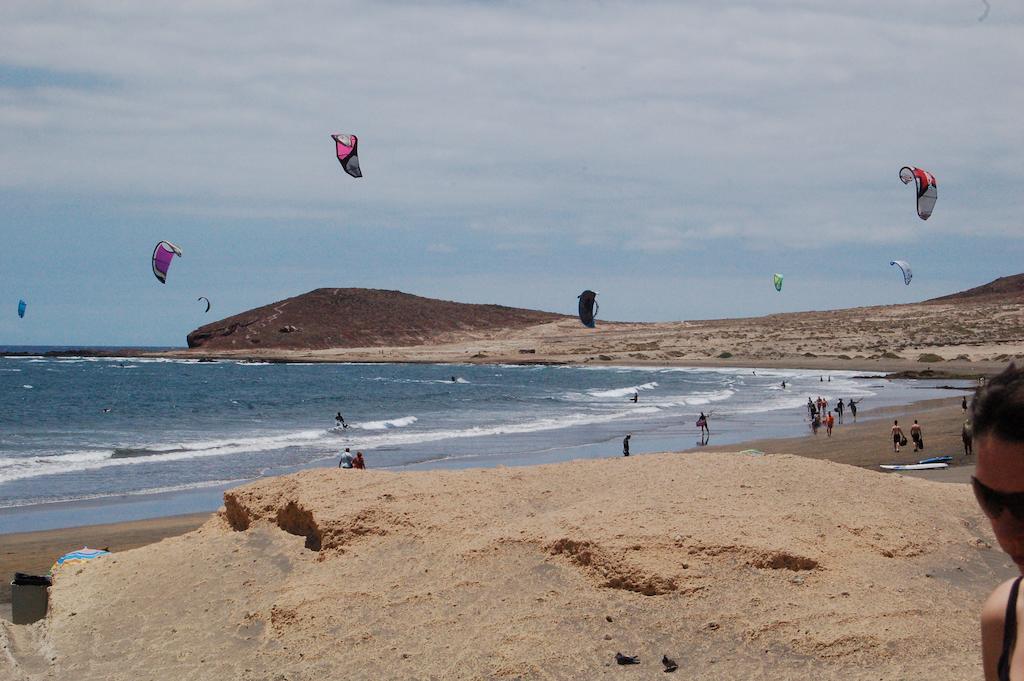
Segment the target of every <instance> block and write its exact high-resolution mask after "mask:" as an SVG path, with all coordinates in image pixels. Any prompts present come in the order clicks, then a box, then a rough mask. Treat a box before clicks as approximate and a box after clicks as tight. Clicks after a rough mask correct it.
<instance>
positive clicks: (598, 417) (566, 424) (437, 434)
mask: <svg viewBox="0 0 1024 681" xmlns="http://www.w3.org/2000/svg"><path fill="white" fill-rule="evenodd" d="M660 411H661V409H659V408H658V407H655V406H646V407H640V408H633V409H627V410H622V411H617V412H611V413H604V414H595V413H575V414H566V415H564V416H557V417H551V418H542V419H534V420H531V421H520V422H517V423H501V424H494V425H489V426H472V427H469V428H462V429H458V430H435V431H429V430H428V431H389V432H387V433H381V434H379V435H375V436H369V437H367V438H365V439H360V440H359V441H358V445H359V447H360V448H361V449H375V448H377V447H385V446H394V445H407V444H419V443H422V442H437V441H439V440H454V439H460V438H467V437H487V436H493V435H515V434H524V433H539V432H543V431H547V430H561V429H563V428H572V427H576V426H587V425H594V424H598V423H610V422H612V421H617V420H619V419H624V418H630V417H634V416H637V415H642V414H656V413H658V412H660Z"/></svg>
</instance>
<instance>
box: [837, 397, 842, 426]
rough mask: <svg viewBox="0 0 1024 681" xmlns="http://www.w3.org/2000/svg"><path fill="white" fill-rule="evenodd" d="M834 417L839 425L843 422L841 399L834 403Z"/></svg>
mask: <svg viewBox="0 0 1024 681" xmlns="http://www.w3.org/2000/svg"><path fill="white" fill-rule="evenodd" d="M836 417H837V418H838V419H839V423H842V422H843V398H842V397H840V398H839V401H838V402H836Z"/></svg>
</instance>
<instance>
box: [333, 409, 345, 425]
mask: <svg viewBox="0 0 1024 681" xmlns="http://www.w3.org/2000/svg"><path fill="white" fill-rule="evenodd" d="M334 421H335V423H337V424H338V425H339V426H341V427H342V428H348V424H347V423H345V417H344V416H342V415H341V412H340V411H339V412H338V413H337V414H335V415H334Z"/></svg>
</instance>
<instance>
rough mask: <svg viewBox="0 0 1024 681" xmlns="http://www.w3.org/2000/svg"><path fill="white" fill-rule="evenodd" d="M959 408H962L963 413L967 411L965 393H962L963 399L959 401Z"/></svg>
mask: <svg viewBox="0 0 1024 681" xmlns="http://www.w3.org/2000/svg"><path fill="white" fill-rule="evenodd" d="M960 408H961V409H963V410H964V413H965V414H966V413H967V395H964V399H963V400H962V401H961V402H960Z"/></svg>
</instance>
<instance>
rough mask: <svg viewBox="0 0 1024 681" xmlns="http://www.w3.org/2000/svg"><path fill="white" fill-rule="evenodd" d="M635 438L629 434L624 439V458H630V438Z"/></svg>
mask: <svg viewBox="0 0 1024 681" xmlns="http://www.w3.org/2000/svg"><path fill="white" fill-rule="evenodd" d="M631 437H633V434H632V433H627V434H626V437H624V438H622V456H629V438H631Z"/></svg>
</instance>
